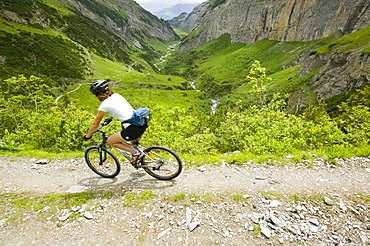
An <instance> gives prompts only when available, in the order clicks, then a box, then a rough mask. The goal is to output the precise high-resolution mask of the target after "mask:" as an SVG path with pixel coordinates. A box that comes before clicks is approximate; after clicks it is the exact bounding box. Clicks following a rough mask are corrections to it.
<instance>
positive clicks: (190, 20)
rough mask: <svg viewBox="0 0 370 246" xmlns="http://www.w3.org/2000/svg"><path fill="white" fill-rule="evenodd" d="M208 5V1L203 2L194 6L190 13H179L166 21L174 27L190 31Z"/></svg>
mask: <svg viewBox="0 0 370 246" xmlns="http://www.w3.org/2000/svg"><path fill="white" fill-rule="evenodd" d="M208 5H209V2H204V3H202V4H200V5H198V6H196V7H195V8H194V9H193V11H192V12H191V13H189V14H187V13H185V12H184V13H181V14H180V15H179V16H177V17H175V18H173V19H172V20H169V21H168V22H169V23H170V24H171V26H172V27H174V28H178V29H180V30H184V31H186V32H190V31H191V30H192V29H193V28H194V26H195V25H196V22H197V20H198V18H199V16H200V15H201V14H203V13H204V12H205V11H206V9H207V8H208Z"/></svg>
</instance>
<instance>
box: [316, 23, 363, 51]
mask: <svg viewBox="0 0 370 246" xmlns="http://www.w3.org/2000/svg"><path fill="white" fill-rule="evenodd" d="M369 43H370V26H367V27H365V28H363V29H361V30H358V31H356V32H354V33H350V34H348V35H346V36H343V37H342V38H340V39H338V40H335V41H333V42H331V43H329V44H326V45H324V46H322V47H320V48H318V49H316V53H318V54H326V53H329V52H333V51H335V52H336V53H343V52H363V53H369V52H370V45H369Z"/></svg>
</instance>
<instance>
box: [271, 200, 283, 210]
mask: <svg viewBox="0 0 370 246" xmlns="http://www.w3.org/2000/svg"><path fill="white" fill-rule="evenodd" d="M279 206H281V202H280V201H278V200H273V201H271V202H270V204H269V207H271V208H276V207H279Z"/></svg>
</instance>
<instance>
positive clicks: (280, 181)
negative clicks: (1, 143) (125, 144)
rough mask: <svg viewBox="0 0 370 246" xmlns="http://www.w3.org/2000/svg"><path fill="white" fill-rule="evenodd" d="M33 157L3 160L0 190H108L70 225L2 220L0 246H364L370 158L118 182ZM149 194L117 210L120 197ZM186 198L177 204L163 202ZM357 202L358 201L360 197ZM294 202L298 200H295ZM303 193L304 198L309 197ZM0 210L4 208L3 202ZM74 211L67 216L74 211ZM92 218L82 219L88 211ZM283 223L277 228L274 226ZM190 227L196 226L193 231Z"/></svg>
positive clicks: (77, 163) (125, 177) (76, 162)
mask: <svg viewBox="0 0 370 246" xmlns="http://www.w3.org/2000/svg"><path fill="white" fill-rule="evenodd" d="M37 162H39V160H35V159H28V158H9V157H2V158H1V160H0V188H1V190H2V193H3V194H4V193H13V194H14V193H16V194H21V193H22V194H23V193H27V194H30V195H31V196H34V195H49V194H63V193H68V192H71V191H76V189H77V191H78V190H79V189H80V190H89V191H97V192H112V193H113V194H115V195H113V197H111V198H109V199H102V200H94V201H90V202H89V204H87V206H88V208H89V209H83V211H81V208H79V209H80V211H79V212H78V214H79V217H78V218H77V219H76V218H75V219H73V218H69V216H65V217H64V218H66V219H65V220H64V219H62V217H63V215H65V213H68V211H69V213H70V214H71V213H77V212H76V211H74V210H73V209H72V208H65V210H60V211H57V212H56V214H55V216H54V217H51V218H50V217H49V218H47V219H44V218H43V219H40V217H42V216H41V215H37V216H28V215H24V216H20V218H19V220H20V221H18V222H17V223H13V222H11V221H8V220H7V216H6V215H5V216H3V217H0V218H1V219H0V236H1V237H0V244H1V245H29V244H30V243H33V244H36V245H39V244H41V243H42V244H44V245H72V244H75V245H157V244H158V245H198V244H199V245H271V244H272V245H276V244H279V243H282V244H284V245H300V244H301V243H302V242H303V243H302V244H304V245H318V244H320V245H333V244H338V245H369V243H370V215H369V209H370V207H369V197H370V159H369V158H353V159H351V160H345V161H344V160H343V161H339V163H340V164H341V165H340V166H331V165H328V164H327V163H324V162H322V161H320V160H317V161H315V163H314V165H315V167H313V168H312V167H311V168H310V167H307V165H304V164H290V165H287V166H267V165H263V164H246V165H243V166H236V165H228V164H223V165H206V166H202V167H195V166H191V167H187V168H185V170H184V171H183V173H182V174H181V175H180V176H179V177H178V178H176V179H175V180H173V181H159V180H156V179H154V178H152V177H150V176H149V175H147V174H146V173H145V172H144V171H137V170H135V169H134V168H133V167H131V166H128V165H123V167H122V171H121V173H120V174H119V175H118V176H117V178H115V179H103V178H100V177H98V176H97V175H96V174H94V173H93V172H92V171H91V170H90V169H89V168H88V167H87V165H86V164H85V163H84V160H83V159H82V158H77V159H68V160H55V161H51V162H49V163H47V164H36V163H37ZM145 191H152V192H153V193H154V194H155V195H156V197H155V198H153V199H149V200H147V201H145V202H144V203H142V204H140V205H135V206H132V205H131V206H124V205H123V203H124V201H123V200H124V197H125V196H124V194H127V193H128V192H133V193H136V194H139V193H140V192H145ZM177 195H184V196H185V198H184V199H179V200H176V199H165V198H168V197H176V196H177ZM359 196H360V197H359ZM294 197H301V198H302V197H304V198H307V200H305V199H300V200H298V201H297V200H294V199H293V198H294ZM308 197H310V198H309V199H308ZM2 206H6V204H3V203H2ZM71 211H72V212H71ZM87 211H88V212H89V216H86V214H84V213H86V212H87ZM279 223H280V224H279ZM193 227H195V228H193Z"/></svg>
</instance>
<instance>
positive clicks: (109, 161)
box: [85, 146, 121, 178]
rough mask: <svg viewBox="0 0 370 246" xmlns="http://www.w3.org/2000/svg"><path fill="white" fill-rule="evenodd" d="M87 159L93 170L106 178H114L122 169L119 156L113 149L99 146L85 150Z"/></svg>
mask: <svg viewBox="0 0 370 246" xmlns="http://www.w3.org/2000/svg"><path fill="white" fill-rule="evenodd" d="M85 161H86V163H87V165H88V166H89V167H90V168H91V170H93V171H94V172H95V173H96V174H98V175H100V176H102V177H104V178H114V177H116V176H117V175H118V174H119V172H120V170H121V166H120V164H119V160H118V158H117V157H116V156H115V155H114V154H113V153H112V152H111V151H109V150H107V149H103V148H100V147H98V146H92V147H89V148H88V149H87V150H86V151H85Z"/></svg>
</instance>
